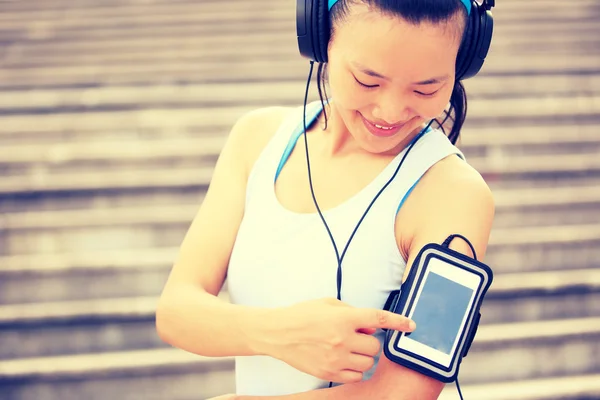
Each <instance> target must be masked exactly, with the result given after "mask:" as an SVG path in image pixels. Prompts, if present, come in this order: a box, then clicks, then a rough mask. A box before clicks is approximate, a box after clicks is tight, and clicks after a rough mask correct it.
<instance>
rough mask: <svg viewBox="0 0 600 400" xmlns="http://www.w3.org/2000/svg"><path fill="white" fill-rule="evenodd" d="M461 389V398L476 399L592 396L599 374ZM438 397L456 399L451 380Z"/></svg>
mask: <svg viewBox="0 0 600 400" xmlns="http://www.w3.org/2000/svg"><path fill="white" fill-rule="evenodd" d="M459 381H460V380H459ZM461 390H462V392H463V397H464V398H465V399H477V400H593V399H598V398H599V397H600V375H598V374H596V375H579V376H577V375H576V376H561V377H551V378H545V379H532V380H519V381H507V382H498V383H486V384H476V385H467V386H461ZM439 400H459V397H458V392H457V391H456V387H455V386H454V384H448V385H446V387H445V388H444V391H443V392H442V394H441V396H440V397H439Z"/></svg>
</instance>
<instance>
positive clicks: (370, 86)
mask: <svg viewBox="0 0 600 400" xmlns="http://www.w3.org/2000/svg"><path fill="white" fill-rule="evenodd" d="M354 80H355V81H356V83H358V84H359V85H360V86H362V87H364V88H367V89H373V88H376V87H377V86H379V85H367V84H366V83H362V82H361V81H359V80H358V79H356V77H354Z"/></svg>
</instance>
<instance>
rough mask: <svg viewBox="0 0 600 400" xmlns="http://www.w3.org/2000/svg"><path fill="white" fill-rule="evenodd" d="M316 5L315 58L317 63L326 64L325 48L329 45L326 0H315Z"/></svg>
mask: <svg viewBox="0 0 600 400" xmlns="http://www.w3.org/2000/svg"><path fill="white" fill-rule="evenodd" d="M315 2H316V3H317V7H316V8H317V10H316V11H317V19H316V22H317V35H316V37H317V39H318V43H317V46H316V48H317V52H318V53H319V54H318V55H317V57H318V58H319V59H318V60H316V61H318V62H321V63H326V62H327V46H328V45H329V10H328V1H327V0H315Z"/></svg>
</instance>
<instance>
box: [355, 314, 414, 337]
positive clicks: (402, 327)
mask: <svg viewBox="0 0 600 400" xmlns="http://www.w3.org/2000/svg"><path fill="white" fill-rule="evenodd" d="M358 311H359V313H358V319H357V323H358V328H363V329H364V328H385V329H392V330H395V331H401V332H412V331H414V330H415V328H416V324H415V322H414V321H412V320H410V319H409V318H406V317H405V316H403V315H400V314H396V313H393V312H389V311H385V310H378V309H370V308H363V309H359V310H358Z"/></svg>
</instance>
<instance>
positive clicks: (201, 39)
mask: <svg viewBox="0 0 600 400" xmlns="http://www.w3.org/2000/svg"><path fill="white" fill-rule="evenodd" d="M272 11H273V10H271V11H270V12H272ZM263 14H264V12H263V13H262V14H255V16H256V18H259V17H260V16H262V15H263ZM1 17H2V15H1V14H0V18H1ZM249 17H250V18H252V17H253V16H252V15H249ZM292 17H293V15H292ZM187 18H188V17H187V16H183V17H182V19H184V20H185V19H187ZM228 19H229V18H228ZM228 19H225V20H223V24H225V25H233V23H236V24H239V23H240V22H239V21H232V20H228ZM280 19H284V18H280ZM287 19H288V20H290V19H292V18H289V16H288V18H287ZM199 23H202V22H199ZM245 25H246V26H247V27H248V30H249V31H248V33H247V34H245V35H241V34H240V32H239V30H238V29H232V30H231V31H224V32H222V33H220V34H218V35H209V34H204V35H191V34H187V35H183V36H180V37H169V36H158V37H157V36H156V35H151V36H149V37H147V38H133V39H128V38H125V39H123V38H117V37H115V38H114V39H113V40H112V41H109V40H102V41H95V40H94V41H87V42H75V43H73V42H50V43H39V42H38V43H36V42H21V43H20V45H19V46H18V49H19V50H18V51H16V50H15V49H14V48H12V49H11V50H9V52H8V56H7V57H6V59H5V61H6V62H5V64H4V67H6V68H17V67H21V68H30V67H38V68H39V67H44V68H45V67H50V66H52V67H58V66H86V65H108V64H121V65H128V64H131V63H133V62H136V63H137V62H147V61H149V60H154V61H157V62H158V61H159V60H162V61H167V60H169V59H179V60H185V59H196V60H202V59H208V58H227V57H231V56H232V55H234V54H235V56H236V57H240V56H242V55H243V56H245V57H269V56H270V55H272V54H273V53H285V54H290V53H289V51H290V47H291V48H292V49H293V47H292V46H291V45H292V44H293V42H294V41H295V35H294V31H293V30H294V29H295V27H294V25H293V24H288V25H287V26H285V27H284V28H283V29H280V30H279V31H273V30H272V29H267V30H266V31H263V30H262V29H261V30H255V29H253V28H251V27H250V26H249V25H250V24H248V23H245ZM598 31H600V29H597V30H596V31H595V32H594V31H592V34H591V35H588V36H585V37H582V36H581V31H575V32H564V31H563V32H560V31H559V32H553V33H548V34H547V35H544V36H537V35H535V36H533V35H532V36H526V35H523V34H522V33H521V32H518V31H510V30H509V31H506V32H503V31H502V29H499V31H498V32H497V35H496V36H495V38H494V42H493V51H494V52H496V53H502V54H504V55H509V54H512V55H519V54H524V55H528V56H530V55H533V54H548V53H562V54H564V53H567V54H584V53H585V50H593V49H594V48H597V47H598V45H599V44H600V40H599V39H598V38H597V33H598ZM211 33H212V32H211ZM594 33H596V34H594ZM496 38H497V39H496ZM153 50H154V51H153ZM69 61H70V62H69Z"/></svg>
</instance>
